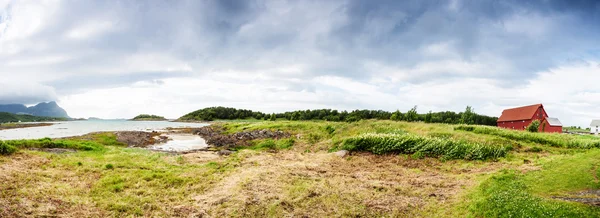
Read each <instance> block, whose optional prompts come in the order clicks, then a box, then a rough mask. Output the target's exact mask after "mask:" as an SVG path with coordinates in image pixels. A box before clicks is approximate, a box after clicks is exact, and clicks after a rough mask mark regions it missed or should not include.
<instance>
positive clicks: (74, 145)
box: [0, 133, 123, 154]
mask: <svg viewBox="0 0 600 218" xmlns="http://www.w3.org/2000/svg"><path fill="white" fill-rule="evenodd" d="M105 145H119V146H123V143H120V142H118V141H117V139H116V136H115V135H114V134H111V133H96V134H93V135H90V138H85V139H80V138H73V139H51V138H43V139H29V140H8V141H3V142H0V150H1V151H0V153H1V154H12V153H14V152H15V151H17V150H18V149H26V148H65V149H75V150H83V151H101V150H103V149H104V146H105Z"/></svg>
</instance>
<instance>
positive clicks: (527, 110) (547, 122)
mask: <svg viewBox="0 0 600 218" xmlns="http://www.w3.org/2000/svg"><path fill="white" fill-rule="evenodd" d="M534 120H539V121H540V128H539V131H540V132H558V133H560V132H562V124H561V123H560V121H559V120H558V119H556V118H550V117H548V114H547V113H546V110H544V105H542V104H534V105H529V106H524V107H517V108H510V109H506V110H504V111H502V115H501V116H500V118H498V121H497V123H498V127H501V128H506V129H516V130H525V129H526V128H527V126H529V124H531V122H533V121H534Z"/></svg>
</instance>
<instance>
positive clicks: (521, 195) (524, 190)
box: [471, 149, 600, 217]
mask: <svg viewBox="0 0 600 218" xmlns="http://www.w3.org/2000/svg"><path fill="white" fill-rule="evenodd" d="M599 157H600V150H597V149H594V150H590V151H588V152H584V153H577V154H574V155H563V156H558V157H556V158H552V159H546V160H543V161H541V163H540V166H541V167H542V170H538V171H534V172H530V173H526V174H523V173H519V172H516V171H502V172H500V173H499V174H498V175H495V176H492V177H490V178H489V179H487V180H486V181H485V182H484V183H483V184H482V185H481V186H480V187H479V188H478V189H477V190H475V192H474V193H473V196H472V197H473V199H474V200H475V203H474V204H473V205H472V206H471V212H472V213H473V214H474V215H476V216H481V217H598V216H600V208H598V207H590V206H585V205H583V204H579V203H573V202H567V201H563V200H555V199H551V198H552V197H581V196H579V195H575V194H576V193H577V192H580V191H582V190H597V189H599V188H600V184H599V183H598V181H597V178H596V177H597V175H598V173H599V171H598V167H597V166H598V165H599V164H600V158H599ZM596 197H597V196H596Z"/></svg>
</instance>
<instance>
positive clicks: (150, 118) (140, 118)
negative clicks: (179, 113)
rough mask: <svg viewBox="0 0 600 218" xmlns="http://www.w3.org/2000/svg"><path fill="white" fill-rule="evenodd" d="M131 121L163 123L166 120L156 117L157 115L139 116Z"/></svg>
mask: <svg viewBox="0 0 600 218" xmlns="http://www.w3.org/2000/svg"><path fill="white" fill-rule="evenodd" d="M131 120H133V121H165V120H167V119H166V118H164V117H162V116H157V115H151V114H140V115H137V116H136V117H134V118H133V119H131Z"/></svg>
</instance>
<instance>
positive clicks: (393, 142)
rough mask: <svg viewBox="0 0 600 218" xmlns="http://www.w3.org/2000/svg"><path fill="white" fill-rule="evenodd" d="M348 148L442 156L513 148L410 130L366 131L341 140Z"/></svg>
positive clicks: (481, 155)
mask: <svg viewBox="0 0 600 218" xmlns="http://www.w3.org/2000/svg"><path fill="white" fill-rule="evenodd" d="M343 147H344V149H346V150H350V151H370V152H373V153H375V154H384V153H404V154H415V153H417V155H415V157H421V156H423V157H441V158H442V159H444V160H449V159H465V160H486V159H497V158H500V157H504V156H506V154H507V153H508V152H509V151H510V150H511V149H512V147H511V146H506V145H503V146H501V145H496V146H493V145H483V144H477V143H470V142H465V141H455V140H450V139H441V138H432V137H425V136H418V135H412V134H389V133H388V134H383V133H379V134H377V133H368V134H362V135H360V136H357V137H351V138H348V139H346V140H344V142H343Z"/></svg>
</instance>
